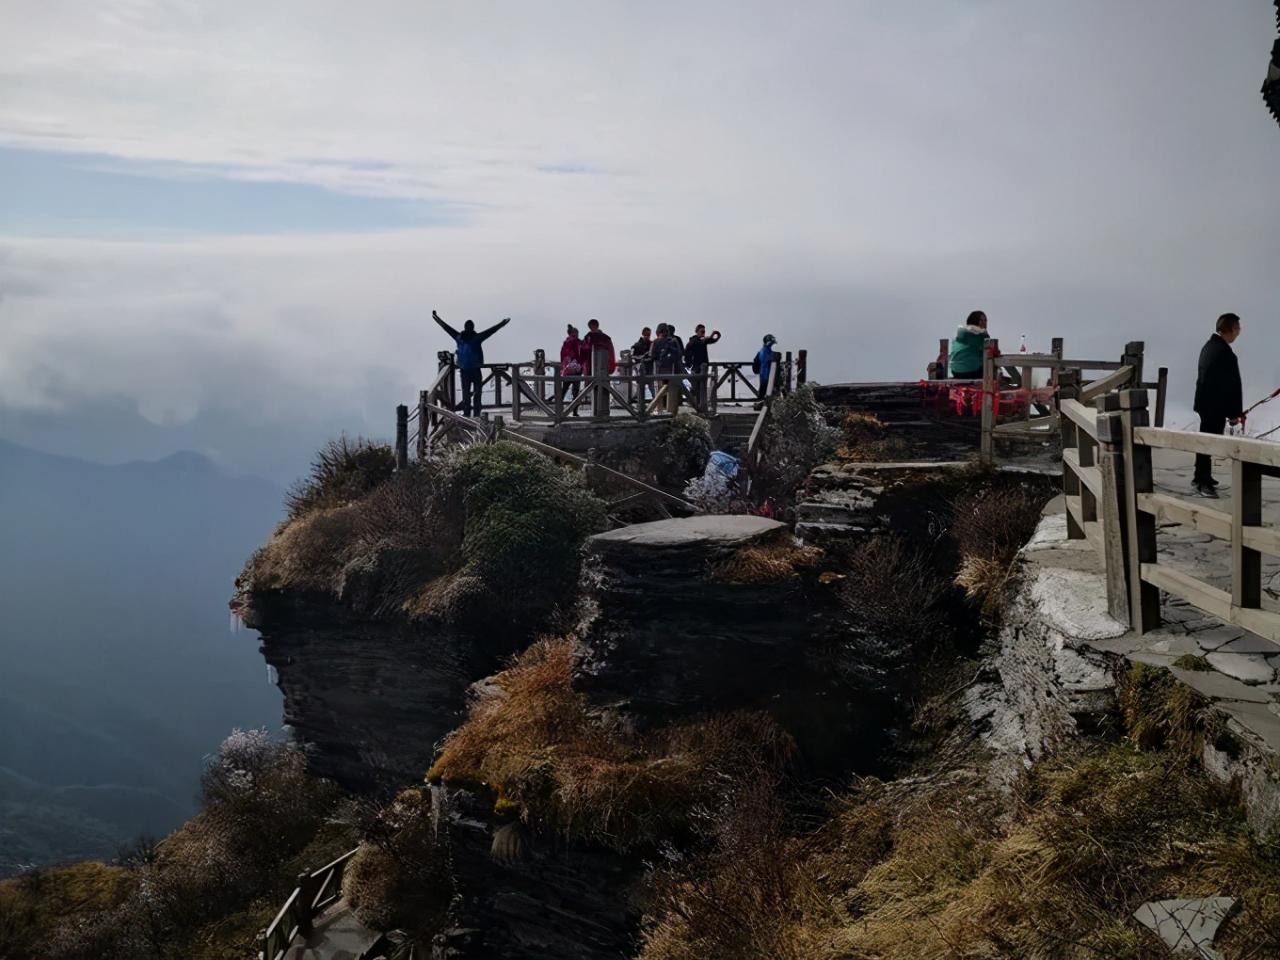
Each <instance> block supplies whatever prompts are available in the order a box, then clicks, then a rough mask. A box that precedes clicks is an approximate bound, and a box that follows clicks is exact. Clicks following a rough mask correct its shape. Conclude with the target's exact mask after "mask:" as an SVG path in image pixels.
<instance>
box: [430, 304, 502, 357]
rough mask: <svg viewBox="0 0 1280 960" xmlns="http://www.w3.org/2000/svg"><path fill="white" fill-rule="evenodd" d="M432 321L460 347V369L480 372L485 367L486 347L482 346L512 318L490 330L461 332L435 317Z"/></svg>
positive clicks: (496, 324)
mask: <svg viewBox="0 0 1280 960" xmlns="http://www.w3.org/2000/svg"><path fill="white" fill-rule="evenodd" d="M432 319H433V320H435V322H436V323H438V324H440V326H441V327H443V328H444V332H445V333H447V334H448V335H449V336H451V337H453V342H454V343H455V344H456V345H457V347H458V369H460V370H478V369H480V367H482V366H484V347H482V346H481V344H482V343H484V342H485V341H486V340H488V339H489V338H490V337H492V336H493V335H494V334H495V333H497V332H498V331H499V330H501V329H502V328H503V327H505V326H506V325H507V322H508V320H509V319H510V318H508V320H503V321H501V322H499V323H495V324H494V325H493V326H492V327H490V328H489V329H488V330H465V329H464V330H462V331H461V332H459V331H457V330H455V329H453V327H451V326H449V325H448V324H447V323H445V322H444V321H443V320H441V319H440V318H439V317H433V318H432Z"/></svg>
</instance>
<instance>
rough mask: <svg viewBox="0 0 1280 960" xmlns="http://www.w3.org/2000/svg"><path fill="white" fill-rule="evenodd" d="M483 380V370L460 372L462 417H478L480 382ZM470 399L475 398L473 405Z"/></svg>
mask: <svg viewBox="0 0 1280 960" xmlns="http://www.w3.org/2000/svg"><path fill="white" fill-rule="evenodd" d="M483 379H484V371H483V370H479V369H476V370H463V371H462V415H463V416H466V417H478V416H480V381H481V380H483ZM472 397H474V398H475V400H474V403H473V401H472Z"/></svg>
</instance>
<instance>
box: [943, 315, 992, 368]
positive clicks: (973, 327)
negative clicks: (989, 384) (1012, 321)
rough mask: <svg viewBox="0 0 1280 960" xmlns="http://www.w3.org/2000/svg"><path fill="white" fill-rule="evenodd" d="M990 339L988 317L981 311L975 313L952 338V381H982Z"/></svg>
mask: <svg viewBox="0 0 1280 960" xmlns="http://www.w3.org/2000/svg"><path fill="white" fill-rule="evenodd" d="M990 339H991V334H989V333H987V315H986V314H985V313H983V312H982V311H981V310H975V311H973V313H971V314H969V318H968V319H967V320H965V322H964V324H963V325H962V326H961V327H960V328H959V329H957V330H956V335H955V336H954V337H952V338H951V356H950V357H949V358H948V360H947V369H948V370H949V371H950V374H951V379H953V380H981V379H982V355H983V352H984V351H985V350H986V349H987V341H988V340H990Z"/></svg>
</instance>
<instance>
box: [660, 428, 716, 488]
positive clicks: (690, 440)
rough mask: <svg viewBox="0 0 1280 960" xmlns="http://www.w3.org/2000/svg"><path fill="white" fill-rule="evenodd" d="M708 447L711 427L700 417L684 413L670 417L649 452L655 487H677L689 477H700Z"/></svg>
mask: <svg viewBox="0 0 1280 960" xmlns="http://www.w3.org/2000/svg"><path fill="white" fill-rule="evenodd" d="M712 446H713V445H712V443H711V427H710V425H709V424H708V423H707V421H706V420H704V419H703V418H702V417H697V416H694V415H692V414H688V413H681V414H678V415H676V416H675V417H672V418H671V421H670V423H668V424H667V427H666V430H665V431H664V432H663V434H662V438H661V439H660V440H659V441H658V442H657V443H656V444H655V449H654V453H653V473H654V477H655V478H656V479H657V481H658V484H659V486H664V487H670V488H673V489H680V488H681V487H683V486H684V485H685V483H686V481H688V480H689V479H690V478H691V477H698V476H701V475H702V471H703V470H704V469H705V468H706V466H707V458H708V457H710V456H711V450H712Z"/></svg>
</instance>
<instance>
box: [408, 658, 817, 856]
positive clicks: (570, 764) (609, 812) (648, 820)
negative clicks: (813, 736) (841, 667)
mask: <svg viewBox="0 0 1280 960" xmlns="http://www.w3.org/2000/svg"><path fill="white" fill-rule="evenodd" d="M579 655H580V651H579V648H578V645H577V644H576V642H575V641H572V640H542V641H539V642H537V643H535V644H534V645H533V646H531V647H530V648H529V649H528V650H526V651H525V652H524V653H523V654H521V655H520V656H519V658H518V659H517V660H516V661H515V662H514V663H513V664H512V666H511V667H510V668H508V669H507V670H505V671H503V672H502V673H501V674H499V675H498V677H497V678H496V687H497V692H493V693H490V694H489V695H487V696H485V697H482V698H481V699H479V700H477V701H476V702H475V703H474V704H473V705H472V707H471V711H470V714H469V716H468V719H467V721H466V722H465V723H464V724H463V725H462V726H461V727H459V728H458V729H457V730H455V731H454V732H453V733H452V734H450V736H449V738H448V739H447V740H446V741H445V743H444V746H443V748H442V750H441V752H440V755H439V758H438V759H437V760H436V763H435V765H434V766H433V767H432V769H431V771H430V773H429V774H428V777H429V778H430V779H432V780H445V781H453V782H461V783H467V784H472V785H477V786H486V787H488V788H490V789H492V790H493V791H494V792H495V793H496V794H497V797H498V800H499V802H500V803H502V805H503V806H504V808H505V809H508V810H509V809H512V805H513V804H518V805H519V809H520V812H521V815H522V816H523V817H524V818H525V819H526V820H530V821H534V822H539V823H545V824H547V825H549V826H552V827H554V828H555V829H557V830H559V831H560V832H562V833H564V834H566V835H568V836H573V837H581V838H587V839H590V840H593V841H596V842H600V843H603V844H605V845H607V846H610V847H613V848H615V849H620V850H625V849H630V848H634V847H637V846H645V845H651V844H654V843H657V842H659V841H666V840H671V839H673V838H675V837H678V836H685V835H688V834H689V833H690V832H691V831H694V830H695V829H696V824H697V821H698V820H699V819H700V818H701V817H704V816H706V815H707V813H708V811H713V810H715V809H717V808H719V807H720V806H722V805H723V804H724V803H726V802H727V801H728V800H729V798H731V797H732V796H733V795H734V794H735V792H736V791H737V790H738V789H740V788H741V787H742V785H743V784H745V783H748V782H751V781H753V780H755V779H759V778H763V777H767V776H776V775H777V773H778V771H779V770H780V769H781V768H782V766H783V765H784V764H785V763H786V761H787V760H788V759H789V758H790V756H791V755H792V753H793V749H794V748H793V745H792V743H791V740H790V738H788V737H787V736H786V735H785V734H784V733H783V732H782V731H781V730H780V729H778V727H777V726H776V725H775V724H774V723H773V722H772V721H771V720H769V719H768V718H767V717H764V716H763V715H758V714H731V715H725V716H718V717H712V718H709V719H706V720H703V721H700V722H697V723H691V724H684V725H679V726H672V727H667V728H664V729H661V730H657V731H654V732H652V733H649V734H644V735H640V734H636V733H634V732H632V731H631V730H630V729H629V728H627V727H625V726H624V725H622V724H621V723H620V722H618V720H617V719H616V718H614V717H612V716H610V715H608V714H606V713H602V712H600V711H596V710H593V709H592V708H591V707H590V706H589V704H588V703H587V700H586V698H585V697H584V696H583V695H582V694H580V693H578V692H576V691H575V690H574V689H573V672H574V668H575V665H576V662H577V659H578V657H579Z"/></svg>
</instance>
